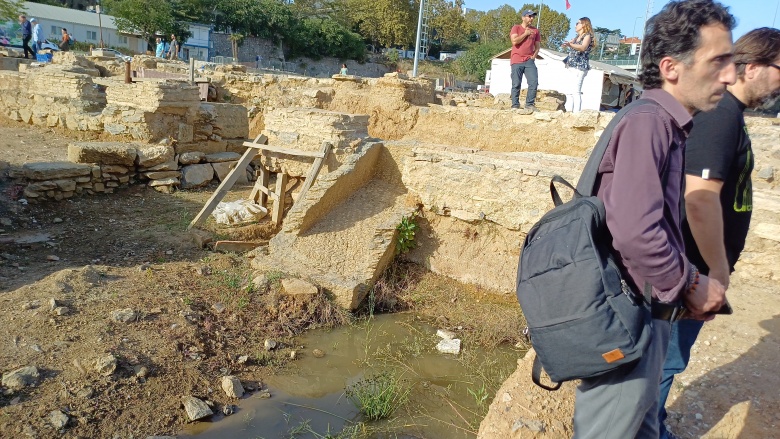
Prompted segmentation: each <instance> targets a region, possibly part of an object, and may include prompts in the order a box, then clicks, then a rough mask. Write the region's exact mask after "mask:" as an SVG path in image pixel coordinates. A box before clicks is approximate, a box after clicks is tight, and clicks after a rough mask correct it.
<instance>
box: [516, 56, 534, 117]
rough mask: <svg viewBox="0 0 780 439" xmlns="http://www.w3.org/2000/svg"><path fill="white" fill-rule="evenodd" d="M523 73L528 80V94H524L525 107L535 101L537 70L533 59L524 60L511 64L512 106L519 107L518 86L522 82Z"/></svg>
mask: <svg viewBox="0 0 780 439" xmlns="http://www.w3.org/2000/svg"><path fill="white" fill-rule="evenodd" d="M523 74H525V77H526V81H528V94H527V95H525V105H526V107H527V106H529V105H531V106H533V105H534V102H535V101H536V88H537V87H539V72H538V71H537V70H536V63H535V62H534V60H533V59H529V60H528V61H526V62H521V63H517V64H512V95H511V96H512V108H518V107H520V86H521V85H522V84H523Z"/></svg>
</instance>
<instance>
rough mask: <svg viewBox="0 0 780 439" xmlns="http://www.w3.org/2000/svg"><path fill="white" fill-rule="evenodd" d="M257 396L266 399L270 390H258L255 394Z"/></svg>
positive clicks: (269, 394)
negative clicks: (258, 392)
mask: <svg viewBox="0 0 780 439" xmlns="http://www.w3.org/2000/svg"><path fill="white" fill-rule="evenodd" d="M257 397H258V398H260V399H268V398H270V397H271V392H269V391H267V390H266V391H263V392H260V394H259V395H257Z"/></svg>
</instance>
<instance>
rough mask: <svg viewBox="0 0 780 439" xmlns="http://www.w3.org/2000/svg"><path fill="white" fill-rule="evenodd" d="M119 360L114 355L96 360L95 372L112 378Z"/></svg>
mask: <svg viewBox="0 0 780 439" xmlns="http://www.w3.org/2000/svg"><path fill="white" fill-rule="evenodd" d="M116 365H117V359H116V357H115V356H114V355H113V354H108V355H106V356H105V357H101V358H98V359H97V360H95V370H96V371H97V372H98V373H99V374H101V375H103V376H110V375H111V374H112V373H114V371H115V370H116Z"/></svg>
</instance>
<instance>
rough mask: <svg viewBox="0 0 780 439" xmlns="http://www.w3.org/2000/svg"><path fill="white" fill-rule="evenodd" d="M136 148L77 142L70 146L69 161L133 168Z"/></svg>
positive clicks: (117, 144) (103, 143)
mask: <svg viewBox="0 0 780 439" xmlns="http://www.w3.org/2000/svg"><path fill="white" fill-rule="evenodd" d="M136 155H137V152H136V148H135V146H134V145H133V146H128V144H126V143H120V142H77V143H71V144H69V145H68V160H70V161H72V162H75V163H99V164H101V165H122V166H128V167H132V166H133V165H134V164H135V158H136Z"/></svg>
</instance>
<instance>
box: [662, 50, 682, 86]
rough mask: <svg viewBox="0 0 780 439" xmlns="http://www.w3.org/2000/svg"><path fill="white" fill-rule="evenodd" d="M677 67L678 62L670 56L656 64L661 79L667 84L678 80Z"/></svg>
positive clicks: (678, 65)
mask: <svg viewBox="0 0 780 439" xmlns="http://www.w3.org/2000/svg"><path fill="white" fill-rule="evenodd" d="M679 67H680V62H679V61H677V60H676V59H674V58H672V57H671V56H665V57H663V58H661V61H660V62H659V63H658V69H659V70H660V71H661V77H662V78H664V80H666V81H669V82H676V81H677V79H679V77H680V73H679V71H678V69H679Z"/></svg>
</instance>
